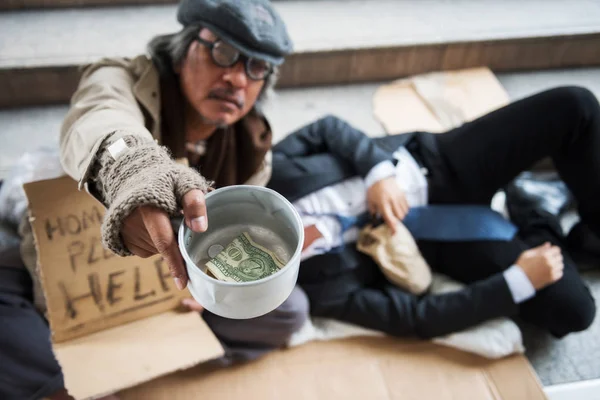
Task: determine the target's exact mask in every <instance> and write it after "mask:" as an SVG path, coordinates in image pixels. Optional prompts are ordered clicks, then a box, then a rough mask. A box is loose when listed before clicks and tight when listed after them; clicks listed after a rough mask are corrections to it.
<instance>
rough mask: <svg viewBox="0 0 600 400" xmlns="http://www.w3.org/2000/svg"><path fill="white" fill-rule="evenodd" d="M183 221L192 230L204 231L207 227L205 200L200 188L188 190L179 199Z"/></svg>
mask: <svg viewBox="0 0 600 400" xmlns="http://www.w3.org/2000/svg"><path fill="white" fill-rule="evenodd" d="M181 204H182V206H183V215H184V217H185V223H186V225H187V226H188V228H190V229H191V230H193V231H194V232H204V231H205V230H206V229H208V218H207V216H206V202H205V201H204V193H202V191H201V190H190V191H189V192H187V193H186V194H185V196H183V199H181Z"/></svg>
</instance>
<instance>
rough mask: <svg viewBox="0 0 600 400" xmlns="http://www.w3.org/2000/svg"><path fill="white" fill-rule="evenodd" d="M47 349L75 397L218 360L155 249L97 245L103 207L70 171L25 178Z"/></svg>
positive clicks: (214, 345)
mask: <svg viewBox="0 0 600 400" xmlns="http://www.w3.org/2000/svg"><path fill="white" fill-rule="evenodd" d="M25 192H26V194H27V197H28V200H29V208H30V221H31V223H32V227H33V232H34V235H35V239H36V247H37V251H38V269H39V273H40V276H41V280H42V287H43V289H44V295H45V298H46V303H47V307H48V320H49V322H50V329H51V331H52V342H53V349H54V352H55V354H56V357H57V359H58V361H59V363H60V365H61V367H62V369H63V374H64V377H65V385H66V387H67V389H68V390H69V392H70V394H71V395H72V396H74V397H75V398H77V399H85V398H93V397H96V396H99V395H103V394H107V393H112V392H115V391H118V390H121V389H124V388H127V387H130V386H133V385H137V384H139V383H142V382H145V381H148V380H150V379H153V378H156V377H158V376H161V375H164V374H167V373H170V372H173V371H177V370H179V369H184V368H188V367H190V366H193V365H196V364H198V363H200V362H202V361H205V360H210V359H213V358H217V357H219V356H221V355H222V354H223V349H222V347H221V345H220V343H219V341H218V340H217V338H216V337H215V336H214V335H213V333H212V332H211V331H210V329H209V328H208V326H207V325H206V324H205V323H204V321H203V320H202V318H200V317H199V316H198V314H197V313H178V312H175V311H173V310H174V309H175V308H176V307H178V306H179V303H180V301H181V299H182V298H184V297H189V296H190V295H189V293H188V292H187V290H186V291H178V290H177V289H176V288H175V285H174V283H173V282H172V281H173V280H172V279H170V277H169V271H168V268H167V265H166V263H165V262H164V261H163V260H162V259H161V258H160V257H158V256H156V257H152V258H148V259H141V258H139V257H125V258H122V257H117V256H115V255H114V254H112V253H110V252H109V251H107V250H105V249H104V248H103V247H102V243H101V241H100V226H101V223H102V218H103V215H104V208H103V206H102V205H101V204H100V203H98V202H97V201H96V200H95V199H94V198H92V197H91V196H89V195H88V194H87V193H85V192H80V191H78V190H77V184H76V182H75V181H74V180H72V179H71V178H69V177H62V178H57V179H51V180H45V181H39V182H33V183H29V184H27V185H25Z"/></svg>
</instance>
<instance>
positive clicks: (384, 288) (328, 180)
mask: <svg viewBox="0 0 600 400" xmlns="http://www.w3.org/2000/svg"><path fill="white" fill-rule="evenodd" d="M430 135H431V134H429V133H423V132H414V133H408V134H401V135H391V136H384V137H381V138H376V139H372V138H369V137H367V136H366V135H365V134H364V133H363V132H361V131H359V130H357V129H355V128H353V127H352V126H350V125H349V124H347V123H346V122H344V121H342V120H340V119H338V118H335V117H332V116H328V117H325V118H322V119H320V120H318V121H316V122H314V123H312V124H310V125H307V126H305V127H303V128H301V129H299V130H298V131H296V132H294V133H292V134H291V135H289V136H288V137H287V138H285V139H284V140H283V141H281V142H280V143H278V144H277V145H276V146H274V148H273V176H272V178H271V181H270V183H269V185H268V187H270V188H271V189H274V190H276V191H278V192H279V193H281V194H282V195H284V196H285V197H286V198H287V199H288V200H290V201H292V202H293V201H295V200H298V199H300V198H301V197H303V196H305V195H307V194H310V193H312V192H314V191H316V190H319V189H321V188H324V187H326V186H330V185H333V184H336V183H338V182H341V181H343V180H345V179H348V178H351V177H353V176H357V175H360V176H363V177H364V176H366V175H367V174H368V172H369V171H370V169H371V168H372V167H374V166H375V165H377V164H378V163H379V162H381V161H385V160H390V161H393V162H394V159H393V153H394V151H395V150H396V149H397V148H398V147H400V146H403V145H406V144H408V143H409V142H410V141H412V140H416V141H418V142H419V143H420V146H431V143H432V139H431V136H430ZM429 150H430V151H429V153H430V154H432V151H433V149H429ZM427 249H428V251H429V252H431V250H430V249H432V246H427ZM423 255H424V256H425V258H426V259H428V261H430V258H431V257H428V256H432V254H427V252H424V253H423ZM298 284H299V285H300V286H301V287H302V288H303V289H304V290H305V291H306V293H307V295H308V297H309V300H310V304H311V314H313V315H315V316H323V317H330V318H336V319H339V320H343V321H347V322H351V323H355V324H358V325H361V326H364V327H367V328H371V329H376V330H380V331H383V332H386V333H388V334H391V335H395V336H415V335H416V336H419V337H422V338H431V337H435V336H440V335H445V334H448V333H451V332H455V331H459V330H462V329H465V328H467V327H470V326H473V325H476V324H478V323H481V322H483V321H485V320H488V319H492V318H497V317H500V316H507V315H511V314H514V313H516V312H517V310H518V309H517V306H516V304H515V303H514V302H513V299H512V296H511V294H510V291H509V289H508V286H507V284H506V282H505V280H504V277H503V276H502V275H501V274H496V275H493V276H491V277H489V278H487V279H485V280H482V281H479V282H475V283H473V284H471V285H469V286H468V287H467V288H466V289H464V290H461V291H459V292H456V293H449V294H443V295H425V296H421V297H417V296H414V295H411V294H410V293H407V292H405V291H403V290H401V289H399V288H398V287H396V286H394V285H392V284H391V283H389V282H388V281H387V280H386V279H385V277H384V276H383V275H382V274H381V272H380V271H379V268H378V267H377V265H376V264H375V263H374V261H373V260H372V259H371V258H370V257H368V256H366V255H364V254H362V253H360V252H358V251H357V250H356V249H355V246H354V245H347V246H346V247H345V248H344V250H343V251H341V252H337V253H329V254H324V255H320V256H315V257H312V258H310V259H308V260H306V261H304V262H302V264H301V267H300V273H299V277H298Z"/></svg>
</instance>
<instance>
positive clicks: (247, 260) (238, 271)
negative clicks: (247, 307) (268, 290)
mask: <svg viewBox="0 0 600 400" xmlns="http://www.w3.org/2000/svg"><path fill="white" fill-rule="evenodd" d="M284 265H285V263H284V262H283V261H281V260H280V259H279V258H278V257H277V255H275V253H273V252H272V251H270V250H268V249H266V248H264V247H263V246H261V245H260V244H258V243H255V242H254V241H253V240H252V238H251V237H250V235H249V234H248V232H244V233H242V234H241V235H239V236H238V237H236V238H235V239H233V241H232V242H231V243H229V245H227V247H225V248H224V249H223V250H222V251H221V252H220V253H219V254H217V255H216V256H215V257H214V258H212V259H211V260H210V261H208V262H207V263H206V267H207V273H208V272H210V273H211V274H212V275H213V276H214V277H215V278H216V279H218V280H221V281H226V282H251V281H256V280H258V279H262V278H265V277H267V276H269V275H272V274H274V273H275V272H277V271H279V270H280V269H281V268H282V267H283V266H284Z"/></svg>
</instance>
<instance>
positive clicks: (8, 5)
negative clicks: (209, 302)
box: [0, 0, 178, 11]
mask: <svg viewBox="0 0 600 400" xmlns="http://www.w3.org/2000/svg"><path fill="white" fill-rule="evenodd" d="M177 1H178V0H2V1H0V11H3V10H25V9H41V8H44V9H47V8H66V7H93V6H107V5H111V6H116V5H131V4H168V3H177Z"/></svg>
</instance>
